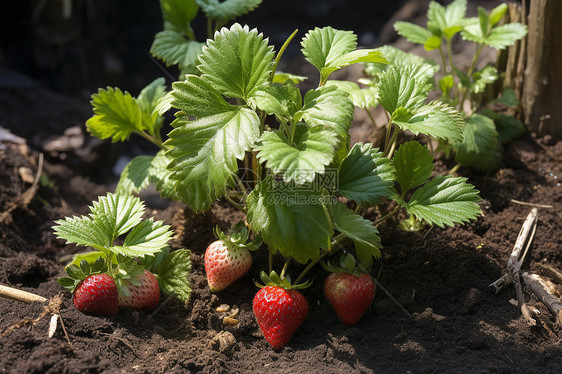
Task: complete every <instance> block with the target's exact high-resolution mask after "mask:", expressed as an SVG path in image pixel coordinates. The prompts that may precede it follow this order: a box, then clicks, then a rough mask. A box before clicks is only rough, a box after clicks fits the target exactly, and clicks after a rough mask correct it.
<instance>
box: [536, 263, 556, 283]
mask: <svg viewBox="0 0 562 374" xmlns="http://www.w3.org/2000/svg"><path fill="white" fill-rule="evenodd" d="M539 268H540V271H541V273H542V274H543V275H546V276H547V277H549V278H552V279H553V280H554V281H555V282H557V283H558V284H562V273H560V272H559V271H558V270H556V269H555V268H553V267H552V266H550V265H545V264H539Z"/></svg>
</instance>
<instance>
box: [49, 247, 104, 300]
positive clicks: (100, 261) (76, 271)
mask: <svg viewBox="0 0 562 374" xmlns="http://www.w3.org/2000/svg"><path fill="white" fill-rule="evenodd" d="M79 265H80V266H76V265H73V264H71V265H68V266H67V267H66V273H67V274H68V277H61V278H58V279H57V282H58V283H59V284H60V285H61V286H62V287H64V288H65V289H67V290H69V291H70V292H71V293H74V290H75V289H76V287H77V286H78V284H80V282H82V281H83V280H84V279H86V278H87V277H88V276H90V275H93V274H102V273H107V263H106V261H105V258H104V257H103V256H100V257H98V258H97V259H96V260H95V261H94V263H93V264H92V265H90V263H89V262H88V261H86V260H82V261H80V264H79Z"/></svg>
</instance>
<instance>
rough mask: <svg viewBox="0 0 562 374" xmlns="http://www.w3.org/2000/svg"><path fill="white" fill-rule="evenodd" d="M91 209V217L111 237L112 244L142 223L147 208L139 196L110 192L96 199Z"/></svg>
mask: <svg viewBox="0 0 562 374" xmlns="http://www.w3.org/2000/svg"><path fill="white" fill-rule="evenodd" d="M90 210H91V212H92V213H91V215H90V217H91V218H92V220H93V221H94V223H95V225H96V226H97V227H99V228H101V229H102V230H103V231H104V232H105V233H106V235H107V237H108V238H110V243H109V245H111V243H113V241H114V240H115V239H117V237H119V236H120V235H123V234H125V233H126V232H128V231H129V230H131V229H132V228H133V227H135V226H137V225H138V224H139V223H141V221H142V216H143V214H144V210H145V208H144V203H143V202H141V201H140V199H139V198H138V197H135V196H131V195H121V194H112V193H108V194H107V195H106V196H100V197H99V198H98V201H94V202H93V203H92V206H91V207H90Z"/></svg>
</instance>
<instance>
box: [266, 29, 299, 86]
mask: <svg viewBox="0 0 562 374" xmlns="http://www.w3.org/2000/svg"><path fill="white" fill-rule="evenodd" d="M297 32H299V29H295V31H293V33H292V34H291V35H289V37H288V38H287V40H285V43H283V45H282V46H281V48H280V49H279V52H277V56H275V64H274V65H273V69H272V70H271V74H270V75H269V83H273V78H275V71H276V70H277V66H278V65H279V61H281V57H282V56H283V53H285V50H286V49H287V47H288V46H289V44H290V43H291V41H292V40H293V38H294V37H295V35H297Z"/></svg>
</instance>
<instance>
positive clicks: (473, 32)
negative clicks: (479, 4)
mask: <svg viewBox="0 0 562 374" xmlns="http://www.w3.org/2000/svg"><path fill="white" fill-rule="evenodd" d="M479 12H481V13H485V11H484V10H483V9H482V10H481V11H480V10H479ZM482 17H483V16H481V17H480V19H482ZM494 17H497V15H494ZM488 21H489V23H488V25H486V27H487V29H486V32H484V30H483V27H484V26H483V21H481V22H479V23H477V24H476V23H473V24H470V25H466V26H465V27H464V29H463V31H462V32H461V36H462V38H463V39H464V40H468V41H471V42H475V43H478V44H485V45H487V46H489V47H492V48H495V49H505V48H507V47H509V46H511V45H513V44H515V42H516V41H517V40H519V39H521V38H523V37H524V36H525V35H526V34H527V31H528V29H527V26H525V25H523V24H521V23H518V22H511V23H507V24H504V25H500V26H494V27H492V28H490V27H489V26H490V25H491V22H490V19H489V18H488Z"/></svg>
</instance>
